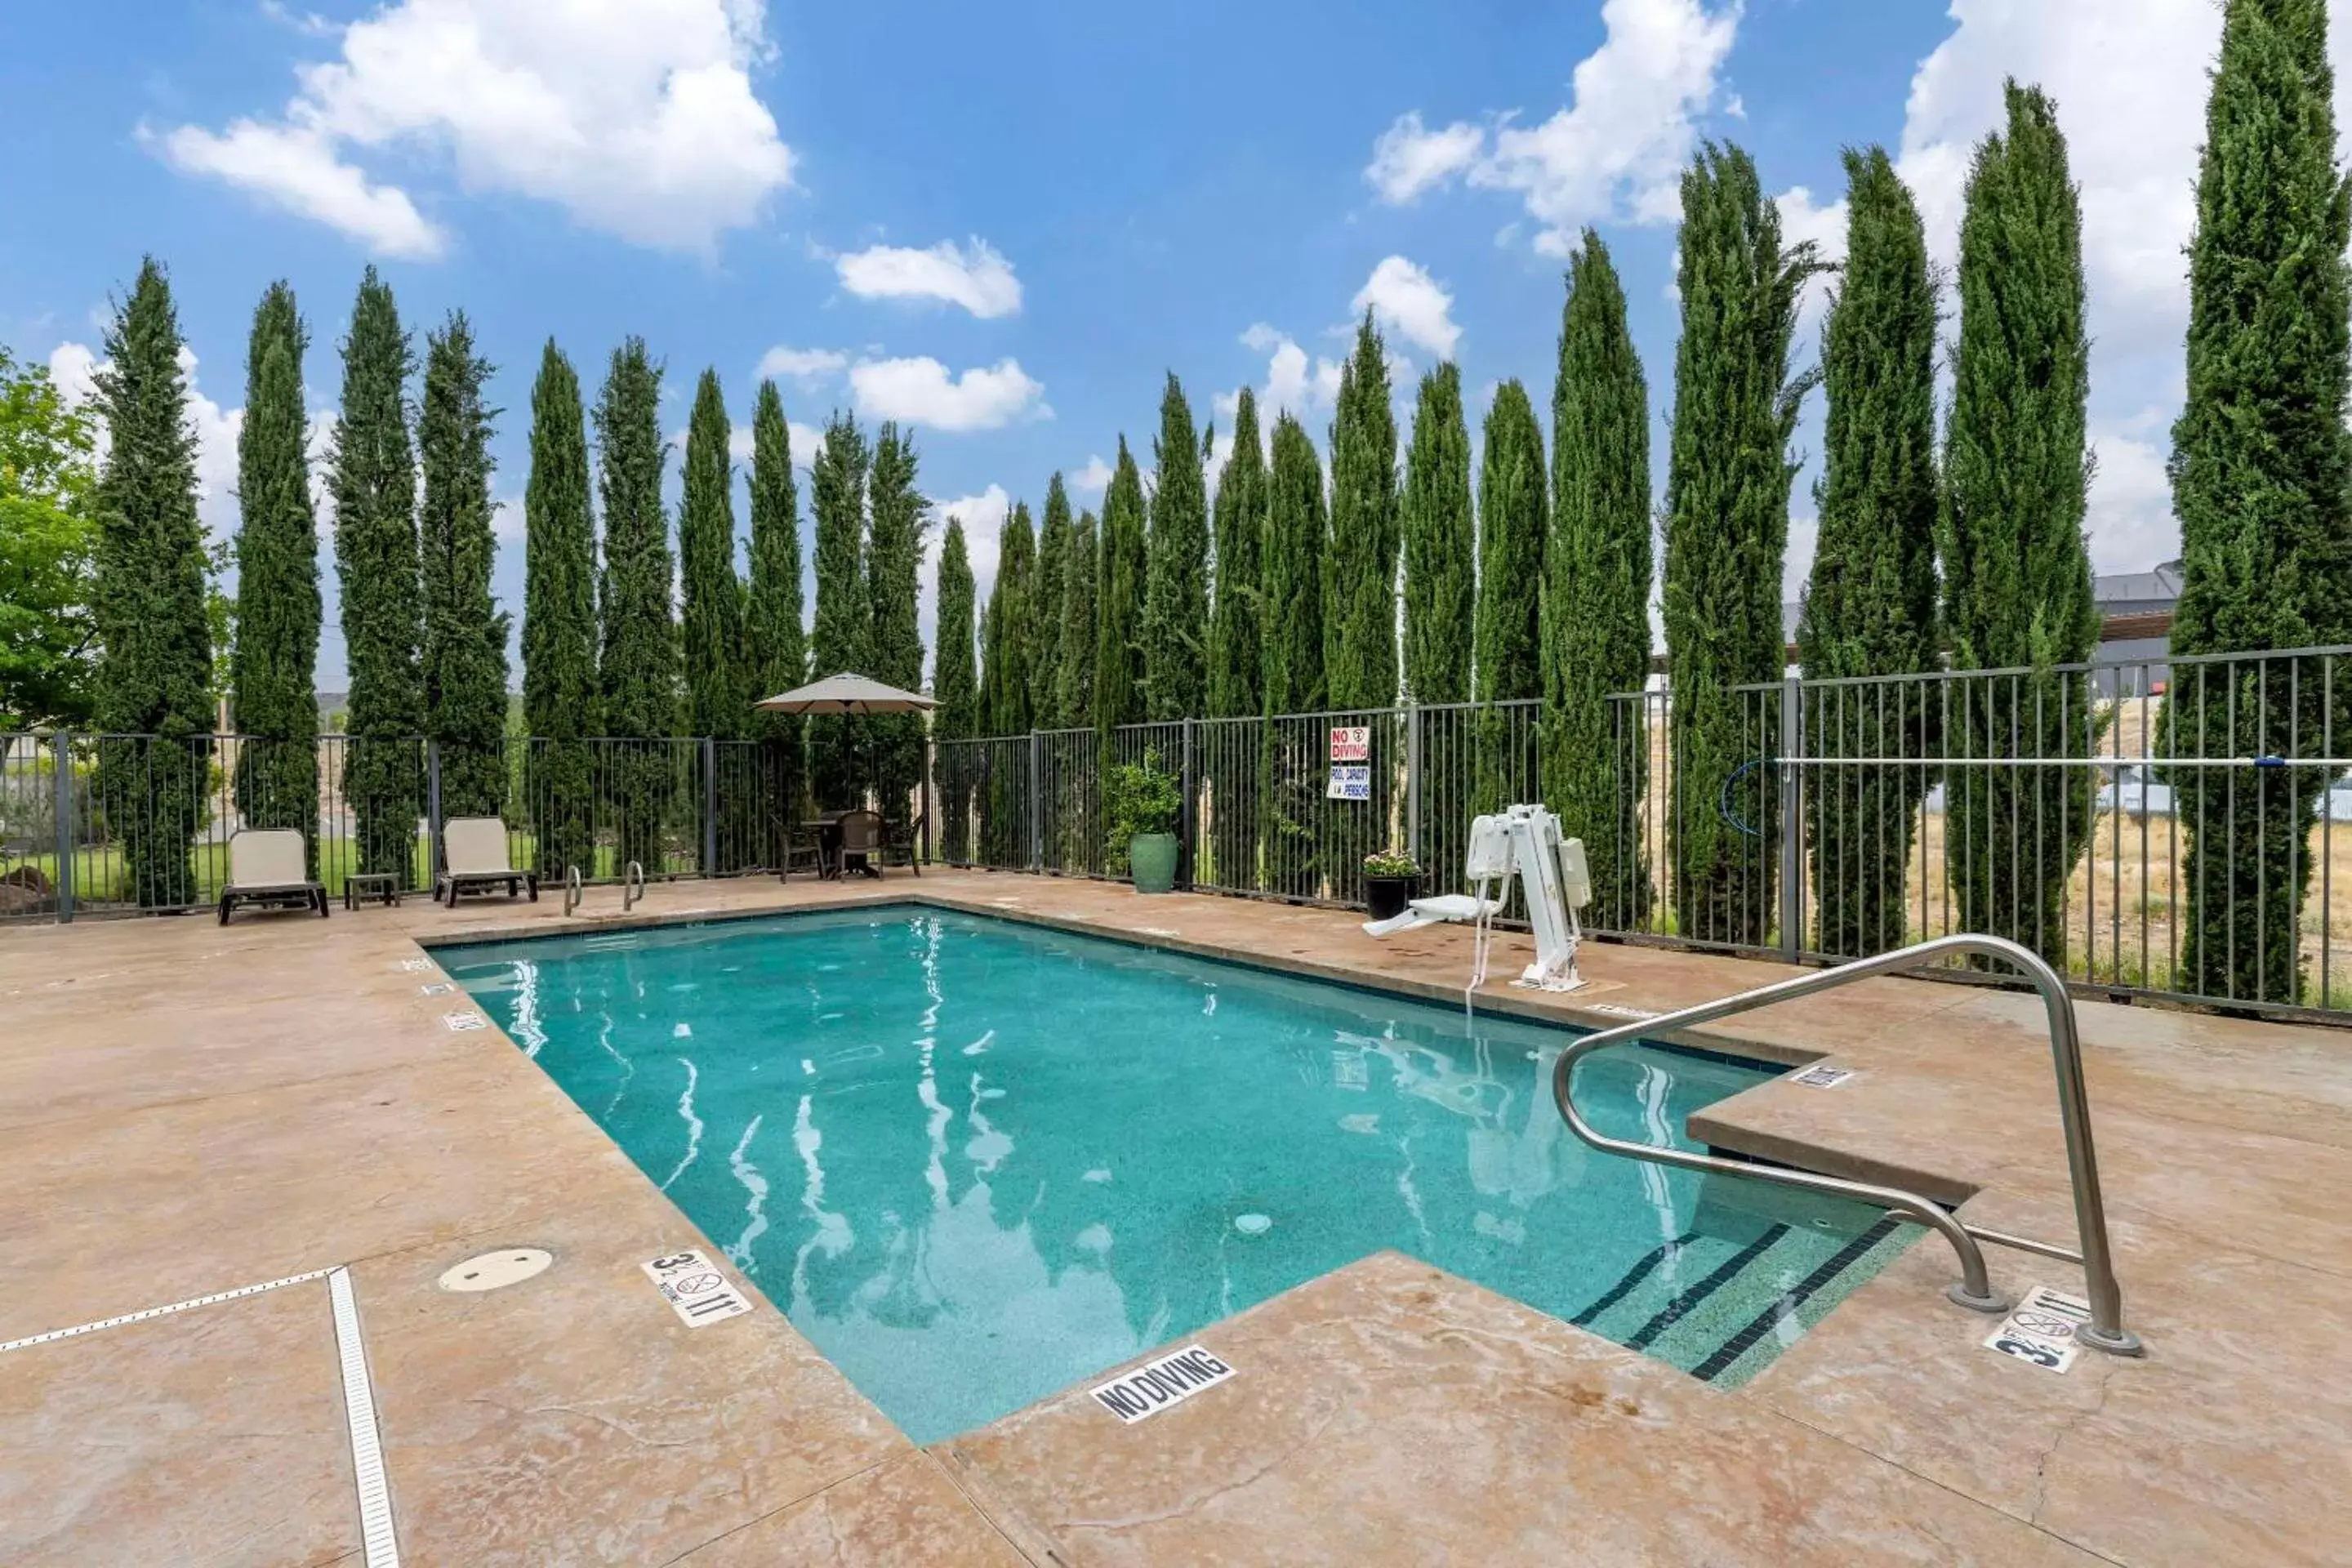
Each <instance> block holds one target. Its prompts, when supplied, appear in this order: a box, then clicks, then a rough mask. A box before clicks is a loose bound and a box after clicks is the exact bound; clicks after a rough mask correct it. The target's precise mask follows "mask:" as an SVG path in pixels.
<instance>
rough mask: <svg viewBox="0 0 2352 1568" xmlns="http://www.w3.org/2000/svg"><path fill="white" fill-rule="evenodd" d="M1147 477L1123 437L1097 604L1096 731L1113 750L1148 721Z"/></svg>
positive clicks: (1106, 504) (1106, 496) (1107, 498)
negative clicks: (1128, 731) (1119, 736)
mask: <svg viewBox="0 0 2352 1568" xmlns="http://www.w3.org/2000/svg"><path fill="white" fill-rule="evenodd" d="M1144 572H1145V565H1144V538H1143V476H1142V474H1141V473H1139V471H1137V468H1136V467H1135V459H1134V458H1132V457H1130V456H1129V454H1128V450H1127V437H1124V436H1121V437H1119V438H1118V466H1117V467H1116V468H1113V469H1112V470H1111V479H1110V488H1109V489H1108V490H1106V491H1105V492H1104V493H1103V517H1102V567H1101V572H1100V574H1099V575H1100V584H1099V586H1098V588H1097V594H1096V601H1095V729H1096V730H1097V731H1098V732H1099V733H1100V734H1101V736H1102V738H1103V742H1104V744H1105V745H1106V746H1108V743H1109V740H1110V732H1111V731H1113V730H1115V729H1117V728H1118V726H1120V725H1121V724H1138V723H1141V722H1142V721H1143V719H1144V695H1143V580H1144Z"/></svg>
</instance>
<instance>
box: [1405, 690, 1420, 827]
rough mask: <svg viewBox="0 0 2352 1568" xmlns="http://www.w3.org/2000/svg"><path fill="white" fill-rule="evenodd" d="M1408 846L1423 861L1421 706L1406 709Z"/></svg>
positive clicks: (1406, 816) (1408, 704) (1406, 823)
mask: <svg viewBox="0 0 2352 1568" xmlns="http://www.w3.org/2000/svg"><path fill="white" fill-rule="evenodd" d="M1404 845H1405V853H1406V854H1408V855H1410V856H1412V858H1413V862H1414V863H1415V864H1416V865H1418V864H1419V863H1420V861H1421V704H1420V703H1418V702H1408V703H1406V704H1405V707H1404Z"/></svg>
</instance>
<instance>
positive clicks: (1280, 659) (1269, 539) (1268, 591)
mask: <svg viewBox="0 0 2352 1568" xmlns="http://www.w3.org/2000/svg"><path fill="white" fill-rule="evenodd" d="M1328 531H1329V528H1328V518H1327V514H1326V513H1325V510H1324V498H1323V464H1322V461H1321V460H1320V459H1319V458H1317V456H1316V455H1315V442H1314V440H1313V438H1312V437H1309V436H1308V435H1307V429H1306V426H1302V425H1300V424H1299V423H1298V421H1297V419H1295V418H1293V417H1292V416H1290V415H1289V414H1287V413H1285V414H1283V415H1281V416H1279V417H1278V418H1276V420H1275V422H1274V460H1273V468H1272V471H1271V473H1270V474H1269V476H1268V479H1267V484H1266V514H1265V569H1264V571H1263V573H1262V574H1261V577H1260V582H1261V584H1263V586H1262V587H1261V589H1260V592H1261V594H1262V595H1263V597H1264V602H1265V657H1264V659H1263V668H1264V669H1265V711H1266V714H1267V716H1268V719H1269V722H1268V724H1267V725H1266V759H1265V773H1264V777H1265V790H1266V806H1265V812H1264V813H1263V820H1264V824H1265V845H1264V850H1263V852H1264V855H1265V883H1266V886H1267V887H1268V889H1270V890H1272V891H1274V892H1277V893H1284V894H1287V895H1289V896H1291V897H1294V898H1314V897H1317V896H1318V895H1319V894H1320V892H1321V890H1322V861H1321V847H1320V846H1319V845H1318V842H1317V840H1316V837H1315V829H1314V824H1315V822H1316V819H1317V817H1318V814H1319V812H1320V809H1321V805H1320V803H1321V799H1322V795H1323V781H1324V768H1325V766H1326V764H1327V761H1328V756H1329V752H1328V750H1327V747H1328V737H1327V736H1326V735H1325V733H1324V731H1323V730H1322V728H1321V725H1322V724H1323V722H1324V721H1322V720H1320V719H1294V718H1286V717H1283V715H1287V714H1296V713H1318V712H1320V710H1322V709H1323V708H1324V707H1325V706H1326V705H1327V704H1328V701H1329V688H1328V685H1327V683H1326V679H1325V675H1324V668H1323V647H1324V637H1323V623H1324V609H1323V581H1324V578H1323V552H1324V546H1325V543H1326V540H1327V537H1328Z"/></svg>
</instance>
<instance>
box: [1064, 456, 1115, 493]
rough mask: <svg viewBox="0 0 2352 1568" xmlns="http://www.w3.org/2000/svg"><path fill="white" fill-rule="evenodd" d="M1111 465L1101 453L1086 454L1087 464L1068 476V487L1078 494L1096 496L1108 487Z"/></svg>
mask: <svg viewBox="0 0 2352 1568" xmlns="http://www.w3.org/2000/svg"><path fill="white" fill-rule="evenodd" d="M1110 479H1111V466H1110V465H1109V464H1108V463H1106V462H1104V461H1103V458H1102V454H1101V453H1100V452H1095V453H1090V454H1088V456H1087V466H1086V467H1085V468H1080V469H1079V470H1078V471H1077V472H1076V473H1075V474H1072V475H1071V476H1070V489H1074V490H1076V491H1077V492H1078V493H1079V494H1080V495H1089V496H1098V495H1100V494H1102V493H1103V491H1105V490H1107V489H1109V488H1110Z"/></svg>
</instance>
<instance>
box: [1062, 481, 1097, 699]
mask: <svg viewBox="0 0 2352 1568" xmlns="http://www.w3.org/2000/svg"><path fill="white" fill-rule="evenodd" d="M1096 541H1097V527H1096V523H1095V514H1094V513H1092V512H1090V511H1085V512H1080V513H1079V514H1078V521H1077V523H1076V526H1075V527H1074V528H1072V529H1071V531H1070V559H1069V563H1068V564H1067V566H1066V567H1065V568H1064V570H1063V573H1062V607H1061V616H1062V650H1063V651H1062V668H1061V669H1060V670H1059V671H1058V672H1057V673H1056V675H1055V687H1054V709H1055V714H1056V716H1057V717H1059V719H1060V720H1061V721H1062V723H1063V724H1065V725H1066V726H1068V727H1070V728H1072V729H1078V730H1084V729H1090V728H1092V727H1093V725H1094V721H1095V640H1096V637H1097V632H1098V627H1097V625H1096V614H1095V607H1096V595H1097V589H1098V587H1099V585H1100V574H1101V570H1102V563H1101V558H1100V556H1101V552H1100V551H1099V549H1098V547H1097V542H1096Z"/></svg>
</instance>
